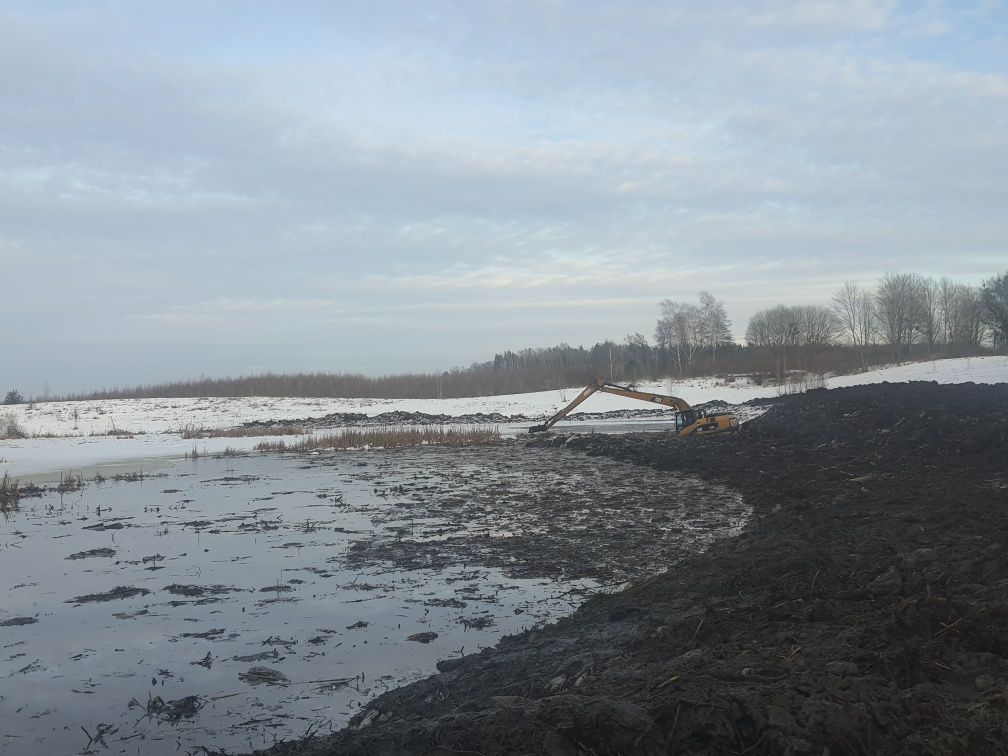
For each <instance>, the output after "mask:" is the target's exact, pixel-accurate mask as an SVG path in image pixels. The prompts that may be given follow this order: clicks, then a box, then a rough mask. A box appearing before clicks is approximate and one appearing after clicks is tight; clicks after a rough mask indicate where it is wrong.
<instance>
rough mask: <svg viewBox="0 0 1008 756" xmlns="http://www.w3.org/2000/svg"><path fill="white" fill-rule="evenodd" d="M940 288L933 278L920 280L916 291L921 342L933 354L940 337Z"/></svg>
mask: <svg viewBox="0 0 1008 756" xmlns="http://www.w3.org/2000/svg"><path fill="white" fill-rule="evenodd" d="M940 304H941V287H940V286H939V284H938V282H937V281H935V280H934V279H933V278H930V277H928V278H921V279H920V283H919V286H918V290H917V307H918V316H917V317H918V329H919V331H920V336H921V340H922V341H923V342H924V343H925V344H927V345H928V351H929V353H931V354H934V349H935V345H937V343H938V340H939V338H940V337H941V307H940Z"/></svg>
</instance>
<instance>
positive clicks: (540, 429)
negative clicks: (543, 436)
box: [528, 425, 547, 433]
mask: <svg viewBox="0 0 1008 756" xmlns="http://www.w3.org/2000/svg"><path fill="white" fill-rule="evenodd" d="M546 430H547V428H546V426H545V425H533V426H532V427H531V428H529V429H528V432H529V433H543V432H544V431H546Z"/></svg>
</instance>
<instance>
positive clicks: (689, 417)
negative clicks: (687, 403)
mask: <svg viewBox="0 0 1008 756" xmlns="http://www.w3.org/2000/svg"><path fill="white" fill-rule="evenodd" d="M701 417H703V413H702V412H699V411H697V410H692V409H691V410H686V411H685V412H676V416H675V432H676V433H682V432H683V429H684V428H688V427H689V426H691V425H693V423H695V422H696V421H697V420H699V419H700V418H701Z"/></svg>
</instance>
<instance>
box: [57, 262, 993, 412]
mask: <svg viewBox="0 0 1008 756" xmlns="http://www.w3.org/2000/svg"><path fill="white" fill-rule="evenodd" d="M658 310H659V317H658V321H657V323H656V325H655V327H654V337H653V339H648V338H647V337H645V336H644V335H643V334H641V333H634V334H631V335H629V336H627V337H626V338H625V339H623V340H621V341H612V340H607V341H601V342H599V343H597V344H594V345H593V346H590V347H584V346H577V347H574V346H569V345H568V344H560V345H559V346H554V347H545V348H530V349H522V350H520V351H510V350H508V351H505V352H501V353H499V354H496V355H494V358H493V359H492V360H489V361H487V362H479V363H475V364H473V365H471V366H469V367H466V368H455V369H453V370H448V371H445V372H442V373H419V374H405V375H391V376H381V377H369V376H365V375H349V374H334V373H297V374H280V373H265V374H261V375H252V376H243V377H239V378H200V379H198V380H189V381H177V382H169V383H160V384H152V385H147V386H137V387H134V388H111V389H106V390H102V391H96V392H92V393H88V394H78V395H72V396H67V397H63V398H64V399H112V398H144V397H166V398H175V397H198V396H215V397H219V396H284V397H365V398H393V399H395V398H418V399H437V398H453V397H466V396H489V395H494V394H513V393H523V392H526V391H542V390H547V389H557V388H566V387H574V386H580V385H583V384H587V383H588V382H590V381H591V380H593V379H595V378H596V377H598V378H603V379H606V380H612V381H616V382H623V383H636V382H638V381H644V380H655V379H662V378H666V377H669V376H676V377H688V376H709V375H739V374H744V375H749V376H751V377H753V378H754V379H755V380H757V381H761V382H763V381H767V382H774V381H777V382H780V381H783V380H784V379H785V378H786V376H787V375H789V374H793V373H794V372H795V371H803V372H805V373H812V374H824V373H828V372H832V373H852V372H856V371H858V370H862V369H866V368H869V367H873V366H876V365H881V364H888V363H892V362H896V361H900V360H924V359H932V358H935V357H954V356H965V355H974V354H984V353H991V352H994V351H998V350H1003V349H1004V348H1005V346H1006V344H1008V273H1004V274H1002V275H999V276H994V277H993V278H991V279H989V280H988V281H986V282H985V283H984V284H983V286H979V287H971V286H965V285H963V284H959V283H955V282H953V281H951V280H950V279H947V278H943V279H940V280H938V279H934V278H927V277H924V276H920V275H918V274H915V273H887V274H886V275H885V276H884V277H883V278H882V279H881V280H880V281H879V282H878V285H877V286H876V287H875V288H874V289H862V288H860V287H858V286H857V285H855V284H853V283H850V282H846V283H844V284H843V286H842V287H841V288H840V289H839V290H838V291H837V292H836V294H835V296H834V297H833V299H832V300H831V302H829V303H828V304H809V305H799V306H795V305H778V306H776V307H771V308H768V309H764V310H761V311H759V312H757V313H755V314H754V315H753V316H752V318H750V320H749V323H748V324H747V327H746V331H745V334H746V338H745V344H744V345H743V344H739V343H736V342H735V341H734V339H733V337H732V329H731V323H730V322H729V321H728V318H727V316H726V314H725V307H724V303H723V302H722V301H720V300H718V299H717V298H715V297H714V296H713V295H711V294H710V293H708V292H701V293H700V295H699V297H698V300H697V301H696V302H676V301H673V300H668V299H666V300H662V301H661V302H660V303H658Z"/></svg>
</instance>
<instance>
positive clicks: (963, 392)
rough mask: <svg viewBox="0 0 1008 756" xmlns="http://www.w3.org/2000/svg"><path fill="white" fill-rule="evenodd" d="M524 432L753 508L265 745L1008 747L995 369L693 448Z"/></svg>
mask: <svg viewBox="0 0 1008 756" xmlns="http://www.w3.org/2000/svg"><path fill="white" fill-rule="evenodd" d="M531 443H535V444H540V445H543V447H544V448H543V449H542V453H543V454H548V453H549V448H546V447H548V446H549V445H551V444H558V445H559V444H563V445H564V446H566V447H567V448H568V449H575V450H580V451H583V452H585V453H587V454H589V455H599V456H605V457H610V458H614V459H617V460H622V461H631V462H635V463H638V464H642V465H648V466H652V467H655V468H658V469H661V470H675V471H678V472H682V473H687V474H693V475H699V476H701V477H703V478H705V479H708V480H713V481H718V482H722V483H726V484H728V485H731V486H734V487H736V488H738V489H740V490H741V491H742V492H743V495H744V496H745V498H746V501H747V503H748V504H749V505H751V506H752V507H753V511H754V516H753V518H752V520H751V522H750V525H749V526H748V527H747V528H746V529H745V530H744V531H743V532H742V533H741V534H740V535H739V536H737V537H735V538H731V539H728V540H725V541H722V542H720V543H718V544H716V545H715V546H714V547H713V548H712V549H711V550H710V551H709V552H707V553H704V554H701V555H698V556H695V557H692V558H690V559H689V560H687V561H686V562H684V563H683V564H680V565H677V566H674V567H672V568H671V569H670V570H669V571H668V572H667V573H664V574H662V575H659V576H657V577H654V578H651V579H647V580H643V581H640V582H637V583H635V584H633V585H632V586H631V587H630V588H629V589H627V590H625V591H623V592H621V593H618V594H613V595H604V596H598V597H595V598H592V599H590V600H589V601H588V602H586V603H585V604H584V605H582V607H581V608H580V609H579V610H578V611H577V612H575V614H574V615H572V616H571V617H569V618H567V619H565V620H562V621H560V622H559V623H557V624H555V625H551V626H547V627H545V628H542V629H536V630H530V631H528V632H525V633H522V634H519V635H515V636H511V637H507V638H504V639H503V640H502V641H501V642H500V644H499V645H498V646H497V647H495V648H491V649H487V650H484V651H483V652H481V653H479V654H476V655H472V656H468V657H464V658H462V659H452V660H450V661H446V662H442V663H440V664H439V665H438V666H439V669H441V674H439V675H436V676H433V677H431V678H428V679H426V680H422V681H420V682H417V683H414V684H412V685H409V686H406V687H404V688H400V689H397V690H393V691H391V692H389V693H386V694H384V695H382V696H380V697H379V698H377V699H375V700H374V701H372V702H371V703H369V704H368V705H367V707H366V708H365V709H364V710H363V711H362V712H360V713H359V714H358V715H357V716H355V717H354V719H353V720H351V722H350V725H349V726H348V727H347V728H346V729H344V730H342V731H340V732H338V733H336V734H335V735H332V736H328V737H325V738H315V739H313V738H305V739H302V740H299V741H297V742H288V743H284V744H281V745H279V746H277V747H276V748H274V749H273V750H272V751H271V752H270V753H273V754H293V753H297V754H445V753H480V754H503V753H548V754H579V753H594V754H616V753H625V754H631V753H633V754H658V753H696V754H715V753H745V754H761V753H762V754H778V753H789V754H823V753H829V754H841V753H935V754H938V753H942V754H944V753H974V754H976V753H1006V752H1008V745H1006V743H1008V660H1006V658H1005V657H1006V655H1008V546H1006V544H1008V538H1006V536H1008V517H1006V514H1008V513H1006V506H1008V386H1006V385H1004V384H1000V385H994V386H976V385H973V384H963V385H956V386H938V385H935V384H930V383H912V384H893V385H890V384H882V385H876V386H864V387H855V388H849V389H836V390H831V391H815V392H810V393H808V394H805V395H800V396H793V397H782V398H780V399H778V400H775V402H774V407H773V409H772V410H771V411H770V412H769V413H767V414H766V415H764V416H763V417H761V418H759V419H757V420H754V421H752V422H750V423H748V424H746V425H745V426H744V427H743V428H742V429H741V430H740V431H739V432H738V433H737V434H735V435H733V436H730V437H718V438H711V439H706V440H705V443H703V444H699V443H688V442H685V441H683V440H679V439H675V438H673V437H671V436H669V435H667V434H642V435H631V436H622V437H613V436H601V435H599V436H573V437H553V438H550V439H543V440H535V441H532V442H531Z"/></svg>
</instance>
